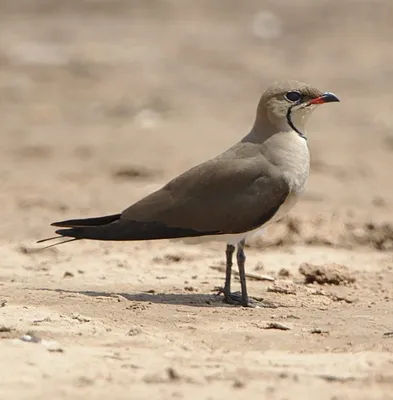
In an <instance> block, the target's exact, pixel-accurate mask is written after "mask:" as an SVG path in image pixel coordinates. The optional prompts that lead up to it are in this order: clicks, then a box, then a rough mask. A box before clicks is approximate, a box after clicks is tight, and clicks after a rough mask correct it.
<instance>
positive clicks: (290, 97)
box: [285, 92, 301, 102]
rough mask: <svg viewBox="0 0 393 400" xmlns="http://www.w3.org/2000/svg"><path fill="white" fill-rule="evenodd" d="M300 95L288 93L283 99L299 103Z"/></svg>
mask: <svg viewBox="0 0 393 400" xmlns="http://www.w3.org/2000/svg"><path fill="white" fill-rule="evenodd" d="M300 97H301V95H300V93H299V92H288V93H287V94H286V95H285V98H286V99H287V100H289V101H292V102H295V101H299V100H300Z"/></svg>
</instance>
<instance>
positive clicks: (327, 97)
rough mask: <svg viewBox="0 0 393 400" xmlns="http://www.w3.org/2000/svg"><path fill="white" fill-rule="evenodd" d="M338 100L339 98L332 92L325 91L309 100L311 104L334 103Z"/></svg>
mask: <svg viewBox="0 0 393 400" xmlns="http://www.w3.org/2000/svg"><path fill="white" fill-rule="evenodd" d="M336 101H340V100H339V98H338V97H337V96H336V95H335V94H333V93H330V92H325V93H323V94H322V96H319V97H316V98H315V99H312V100H310V101H309V104H324V103H333V102H336Z"/></svg>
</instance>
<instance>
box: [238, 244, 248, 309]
mask: <svg viewBox="0 0 393 400" xmlns="http://www.w3.org/2000/svg"><path fill="white" fill-rule="evenodd" d="M236 259H237V266H238V268H239V278H240V287H241V290H242V297H241V301H240V304H241V305H242V306H243V307H250V306H251V303H250V299H249V298H248V294H247V284H246V272H245V269H244V265H245V263H246V255H245V254H244V240H242V241H241V242H240V243H239V244H238V245H237V253H236Z"/></svg>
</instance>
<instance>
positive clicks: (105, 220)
mask: <svg viewBox="0 0 393 400" xmlns="http://www.w3.org/2000/svg"><path fill="white" fill-rule="evenodd" d="M120 215H121V214H113V215H107V216H105V217H97V218H84V219H69V220H67V221H60V222H53V223H52V224H51V225H52V226H59V227H65V228H74V227H84V226H102V225H107V224H110V223H111V222H115V221H117V220H119V219H120Z"/></svg>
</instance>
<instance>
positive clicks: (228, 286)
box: [224, 244, 235, 293]
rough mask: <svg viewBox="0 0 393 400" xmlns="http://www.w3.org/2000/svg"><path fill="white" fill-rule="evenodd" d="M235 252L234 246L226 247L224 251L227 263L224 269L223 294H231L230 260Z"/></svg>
mask: <svg viewBox="0 0 393 400" xmlns="http://www.w3.org/2000/svg"><path fill="white" fill-rule="evenodd" d="M234 252H235V246H233V245H232V244H228V245H227V249H226V251H225V255H226V259H227V263H226V269H225V285H224V293H230V292H231V275H232V265H233V263H232V258H233V253H234Z"/></svg>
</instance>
